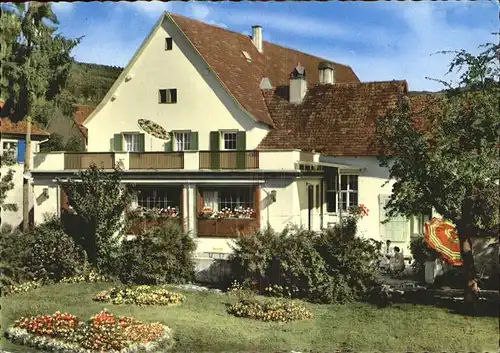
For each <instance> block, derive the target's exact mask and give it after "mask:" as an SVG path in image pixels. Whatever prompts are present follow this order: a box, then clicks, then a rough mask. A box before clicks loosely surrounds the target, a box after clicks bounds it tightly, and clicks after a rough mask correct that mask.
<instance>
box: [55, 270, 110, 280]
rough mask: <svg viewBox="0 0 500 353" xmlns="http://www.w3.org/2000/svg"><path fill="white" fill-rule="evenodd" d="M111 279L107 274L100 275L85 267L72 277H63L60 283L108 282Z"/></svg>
mask: <svg viewBox="0 0 500 353" xmlns="http://www.w3.org/2000/svg"><path fill="white" fill-rule="evenodd" d="M111 280H112V279H111V278H110V277H109V276H106V275H102V274H100V273H99V272H97V271H95V270H93V269H90V270H89V269H86V270H84V271H83V273H82V274H80V275H77V276H73V277H63V278H62V279H61V281H60V282H61V283H81V282H87V283H95V282H109V281H111Z"/></svg>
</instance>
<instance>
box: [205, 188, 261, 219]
mask: <svg viewBox="0 0 500 353" xmlns="http://www.w3.org/2000/svg"><path fill="white" fill-rule="evenodd" d="M254 194H255V188H254V187H249V186H236V187H229V186H228V187H217V188H209V187H207V188H199V189H198V197H199V208H200V211H199V214H200V217H208V218H213V217H219V218H254V217H255V209H254V207H255V206H254V205H255V203H254Z"/></svg>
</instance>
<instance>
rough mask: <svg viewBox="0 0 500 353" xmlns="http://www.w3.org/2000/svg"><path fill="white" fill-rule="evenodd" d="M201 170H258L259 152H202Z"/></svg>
mask: <svg viewBox="0 0 500 353" xmlns="http://www.w3.org/2000/svg"><path fill="white" fill-rule="evenodd" d="M199 153H200V169H258V168H259V151H200V152H199Z"/></svg>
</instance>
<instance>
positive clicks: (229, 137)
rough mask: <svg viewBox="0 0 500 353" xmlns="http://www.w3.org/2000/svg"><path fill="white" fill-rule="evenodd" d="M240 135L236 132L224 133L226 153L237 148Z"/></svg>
mask: <svg viewBox="0 0 500 353" xmlns="http://www.w3.org/2000/svg"><path fill="white" fill-rule="evenodd" d="M237 138H238V134H237V133H236V132H223V133H222V148H223V149H224V150H226V151H233V150H236V148H237V144H236V141H237Z"/></svg>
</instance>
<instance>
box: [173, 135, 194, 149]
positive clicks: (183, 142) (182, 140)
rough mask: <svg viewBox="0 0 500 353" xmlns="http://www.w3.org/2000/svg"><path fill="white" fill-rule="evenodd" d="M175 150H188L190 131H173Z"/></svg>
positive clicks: (189, 146)
mask: <svg viewBox="0 0 500 353" xmlns="http://www.w3.org/2000/svg"><path fill="white" fill-rule="evenodd" d="M174 140H175V150H176V151H189V150H191V149H192V146H191V132H174Z"/></svg>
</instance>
